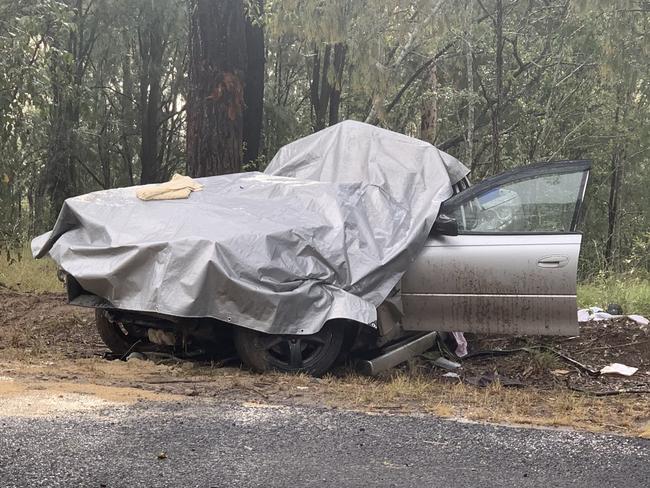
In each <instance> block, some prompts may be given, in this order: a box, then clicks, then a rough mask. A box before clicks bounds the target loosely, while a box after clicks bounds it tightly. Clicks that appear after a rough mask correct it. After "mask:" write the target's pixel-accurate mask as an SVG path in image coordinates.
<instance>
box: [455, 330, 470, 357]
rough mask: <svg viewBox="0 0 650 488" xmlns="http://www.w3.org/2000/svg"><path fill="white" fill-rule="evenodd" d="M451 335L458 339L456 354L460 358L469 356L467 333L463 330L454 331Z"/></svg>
mask: <svg viewBox="0 0 650 488" xmlns="http://www.w3.org/2000/svg"><path fill="white" fill-rule="evenodd" d="M451 335H453V336H454V339H456V350H455V351H454V354H456V356H458V357H459V358H462V357H463V356H467V339H465V334H463V333H462V332H452V333H451Z"/></svg>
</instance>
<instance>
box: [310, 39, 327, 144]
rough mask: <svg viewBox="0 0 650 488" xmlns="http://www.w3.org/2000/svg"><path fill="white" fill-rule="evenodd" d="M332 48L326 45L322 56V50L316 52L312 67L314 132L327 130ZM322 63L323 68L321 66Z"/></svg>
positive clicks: (311, 87)
mask: <svg viewBox="0 0 650 488" xmlns="http://www.w3.org/2000/svg"><path fill="white" fill-rule="evenodd" d="M331 52H332V46H331V45H330V44H326V45H325V49H324V50H323V55H322V56H321V55H320V49H318V50H317V51H316V55H315V56H314V57H313V58H314V60H313V62H314V64H313V67H312V79H311V82H310V101H311V108H312V113H313V115H314V123H313V127H314V132H316V131H319V130H321V129H324V128H325V125H326V122H327V121H326V118H325V117H326V116H327V113H328V111H327V108H328V106H329V101H330V94H331V92H332V85H331V84H330V82H329V69H330V58H331ZM321 61H322V66H321Z"/></svg>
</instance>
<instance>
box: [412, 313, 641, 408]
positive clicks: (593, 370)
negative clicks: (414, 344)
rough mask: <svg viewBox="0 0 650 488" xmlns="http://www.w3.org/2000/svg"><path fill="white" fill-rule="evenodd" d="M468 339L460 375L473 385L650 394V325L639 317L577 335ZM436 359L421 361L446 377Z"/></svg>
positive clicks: (592, 325)
mask: <svg viewBox="0 0 650 488" xmlns="http://www.w3.org/2000/svg"><path fill="white" fill-rule="evenodd" d="M597 313H600V312H597ZM603 313H606V312H603ZM467 336H468V343H469V353H468V355H467V356H465V357H464V358H461V359H460V360H459V362H460V363H461V365H462V368H461V369H459V370H457V371H458V372H459V374H460V378H461V380H463V381H465V382H468V383H471V384H476V383H480V382H481V381H480V378H483V380H482V382H483V383H485V382H486V381H487V380H486V379H485V377H487V378H490V376H489V375H490V374H495V373H497V374H498V375H499V376H500V377H503V378H512V379H515V380H517V381H519V382H522V383H526V384H529V385H534V386H535V387H536V388H542V389H554V388H558V387H559V388H568V389H571V390H574V391H581V392H585V393H588V394H598V395H612V394H622V393H644V392H646V391H650V327H649V326H648V325H644V324H643V323H642V321H641V322H639V320H638V318H637V317H636V316H632V317H631V316H626V315H622V316H618V317H616V318H613V319H604V318H598V319H595V320H589V321H586V322H583V323H581V325H580V335H579V336H573V337H553V336H488V335H476V334H467ZM439 346H440V344H439ZM453 349H454V348H453V347H444V345H443V346H441V347H440V351H441V352H442V354H443V355H444V356H447V357H451V358H452V359H456V357H455V356H454V355H453V353H450V351H453ZM432 360H433V358H431V357H430V358H429V359H426V358H423V359H422V360H421V361H422V362H423V366H424V367H426V365H427V364H429V365H430V366H429V368H430V374H431V375H433V376H434V377H440V378H442V377H443V376H444V374H445V372H446V370H442V369H440V368H437V367H433V366H434V364H435V363H432ZM627 365H633V366H627ZM486 375H487V376H486ZM470 379H471V381H470Z"/></svg>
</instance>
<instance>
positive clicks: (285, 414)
mask: <svg viewBox="0 0 650 488" xmlns="http://www.w3.org/2000/svg"><path fill="white" fill-rule="evenodd" d="M649 448H650V441H647V440H643V439H633V438H625V437H620V436H611V435H596V434H588V433H579V432H573V431H561V430H544V429H529V428H513V427H506V426H497V425H483V424H473V423H464V422H456V421H450V420H441V419H437V418H434V417H430V416H417V415H409V416H406V415H399V416H397V415H377V414H373V415H368V414H363V413H355V412H349V411H342V410H328V409H321V408H295V407H273V406H268V405H267V406H264V405H232V404H223V403H219V402H215V401H206V400H203V399H198V398H195V399H192V400H190V401H187V402H182V403H150V402H140V403H138V404H135V405H132V406H115V407H111V408H101V409H99V410H97V411H94V412H75V413H66V414H61V415H57V416H48V417H6V416H4V417H3V416H2V413H1V412H0V485H1V486H2V487H6V488H9V487H27V486H29V487H33V486H47V487H59V486H61V487H63V486H65V487H71V486H83V487H134V486H147V487H168V486H169V487H172V486H173V487H176V486H181V487H233V486H237V487H255V486H264V487H289V486H300V487H311V486H314V487H315V486H318V487H327V486H336V487H364V488H365V487H369V486H387V487H388V486H390V487H412V486H456V487H475V486H520V487H529V486H530V487H532V486H544V487H548V486H554V487H559V486H572V487H593V486H602V487H605V486H607V487H610V486H613V487H616V486H625V487H626V488H633V487H644V488H645V487H646V486H648V485H647V482H648V479H650V454H649V452H650V449H649Z"/></svg>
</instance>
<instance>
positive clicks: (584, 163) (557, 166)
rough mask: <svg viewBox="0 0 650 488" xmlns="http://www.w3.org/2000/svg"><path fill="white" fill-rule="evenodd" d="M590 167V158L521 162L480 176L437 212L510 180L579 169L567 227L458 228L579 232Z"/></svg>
mask: <svg viewBox="0 0 650 488" xmlns="http://www.w3.org/2000/svg"><path fill="white" fill-rule="evenodd" d="M590 169H591V161H590V160H584V159H580V160H568V161H553V162H549V163H537V164H531V165H528V166H524V167H522V168H515V169H512V170H510V171H505V172H503V173H500V174H498V175H496V176H492V177H489V178H486V179H484V180H482V181H481V182H479V183H477V184H476V185H473V186H470V187H469V188H466V189H464V190H463V191H461V192H459V193H456V194H455V195H453V196H452V197H451V198H449V199H447V200H445V201H444V202H443V203H442V206H441V207H440V213H441V214H444V215H446V216H449V215H450V214H451V213H452V212H453V211H455V210H456V209H457V208H458V207H460V206H461V205H463V204H465V203H467V202H469V201H470V200H472V199H475V198H477V197H479V196H481V195H483V194H484V193H486V192H488V191H491V190H494V189H496V188H499V187H501V186H503V185H506V184H509V183H516V182H518V181H522V180H530V179H534V178H538V177H541V176H548V175H561V174H567V173H580V172H582V173H583V175H582V180H581V182H580V189H579V191H578V199H577V201H576V207H575V210H574V212H573V217H572V219H571V227H570V230H569V231H563V232H559V231H505V232H499V231H471V230H470V231H467V230H460V229H459V231H458V235H504V236H505V235H556V234H581V232H578V231H577V230H576V228H577V226H578V224H579V222H580V218H581V210H582V203H583V201H584V197H585V190H586V188H587V181H588V179H589V171H590Z"/></svg>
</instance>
